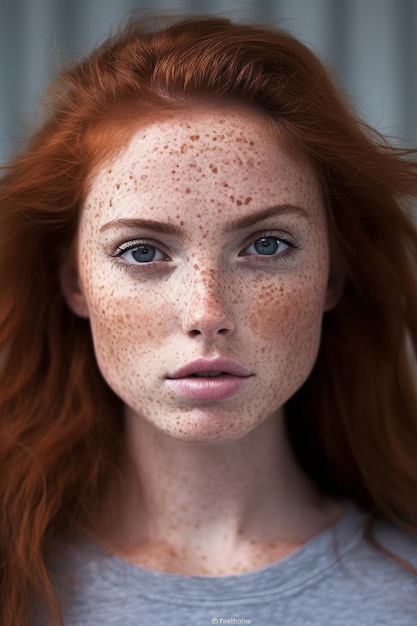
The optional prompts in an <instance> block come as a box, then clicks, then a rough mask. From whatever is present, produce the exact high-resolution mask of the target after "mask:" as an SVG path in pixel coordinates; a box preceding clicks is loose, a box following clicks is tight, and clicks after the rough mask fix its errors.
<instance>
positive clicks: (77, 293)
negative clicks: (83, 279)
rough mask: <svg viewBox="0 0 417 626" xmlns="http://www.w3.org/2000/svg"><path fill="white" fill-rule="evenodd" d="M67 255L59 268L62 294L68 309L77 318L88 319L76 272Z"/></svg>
mask: <svg viewBox="0 0 417 626" xmlns="http://www.w3.org/2000/svg"><path fill="white" fill-rule="evenodd" d="M72 256H73V255H72V254H68V255H67V256H66V257H65V258H64V259H63V260H62V261H61V266H60V268H59V279H60V283H61V289H62V293H63V295H64V299H65V301H66V303H67V304H68V306H69V308H70V309H71V311H72V312H73V313H75V315H78V316H79V317H89V311H88V307H87V302H86V299H85V297H84V293H83V291H82V287H81V283H80V278H79V275H78V270H77V268H76V265H75V262H74V260H73V258H72Z"/></svg>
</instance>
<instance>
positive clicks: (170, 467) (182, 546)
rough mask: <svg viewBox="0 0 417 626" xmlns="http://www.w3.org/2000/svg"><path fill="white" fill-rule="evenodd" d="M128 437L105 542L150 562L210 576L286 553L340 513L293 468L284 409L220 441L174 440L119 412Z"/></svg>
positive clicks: (162, 567) (166, 568)
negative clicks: (112, 524)
mask: <svg viewBox="0 0 417 626" xmlns="http://www.w3.org/2000/svg"><path fill="white" fill-rule="evenodd" d="M126 441H127V442H128V443H127V449H128V455H127V460H126V465H125V469H124V486H123V492H122V506H121V509H120V511H121V517H120V520H118V524H117V526H116V532H115V534H113V533H112V534H113V536H112V540H113V541H114V545H116V544H117V545H118V551H119V552H120V553H122V554H123V555H124V556H128V557H130V558H131V559H132V560H134V561H135V560H136V561H138V562H139V563H140V564H144V565H145V566H148V567H149V568H150V569H159V570H162V571H178V570H181V572H180V573H182V571H183V570H184V569H185V570H186V573H190V572H191V573H199V574H216V575H218V574H219V573H220V574H221V573H223V572H224V571H225V570H224V567H225V565H224V563H225V562H227V563H229V564H231V563H232V561H233V563H236V561H237V563H238V564H239V565H237V566H236V565H234V566H233V565H230V567H229V568H228V569H227V568H226V569H227V571H235V570H236V568H237V569H238V570H239V571H247V570H250V569H253V568H254V566H255V567H256V566H262V565H264V564H265V562H264V561H265V559H266V562H269V561H271V560H277V558H279V557H280V556H285V555H287V554H288V553H290V552H292V551H294V550H295V549H297V548H298V547H299V546H300V545H302V544H303V543H304V542H305V541H307V540H308V539H309V538H310V537H312V536H314V534H317V532H320V531H321V530H322V529H323V528H325V527H326V526H327V525H328V524H329V523H331V522H332V521H333V520H334V519H335V517H336V516H338V515H339V514H340V508H339V507H335V506H334V505H333V504H329V502H328V500H327V499H326V498H324V497H323V496H322V495H320V494H319V493H318V491H317V490H316V488H315V487H314V486H313V485H312V483H311V482H310V480H309V479H308V478H307V477H306V476H305V475H304V474H303V472H302V471H301V470H300V468H299V467H298V465H297V463H296V461H295V459H294V457H293V455H292V452H291V450H290V448H289V444H288V441H287V437H286V433H285V428H284V421H283V416H282V414H275V415H272V416H270V417H269V418H268V419H267V420H265V421H264V422H263V423H262V424H261V425H260V426H258V427H257V428H256V429H255V430H254V431H252V432H251V433H250V434H249V435H247V436H246V437H243V438H241V439H239V440H237V441H233V442H229V443H226V444H222V445H202V444H194V443H188V442H183V441H179V440H177V439H174V438H173V437H170V436H168V435H166V434H164V433H162V432H160V431H158V430H157V429H155V427H153V426H152V425H151V424H149V423H147V422H146V421H145V420H143V419H141V418H139V417H138V416H137V415H129V414H127V416H126ZM265 546H268V549H267V550H266V552H267V554H266V553H265ZM236 555H239V556H238V557H236ZM256 555H258V556H256ZM149 559H150V561H149ZM254 559H255V561H256V563H255V565H254ZM259 559H260V560H259Z"/></svg>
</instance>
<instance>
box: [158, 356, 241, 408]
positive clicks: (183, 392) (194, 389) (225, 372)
mask: <svg viewBox="0 0 417 626" xmlns="http://www.w3.org/2000/svg"><path fill="white" fill-rule="evenodd" d="M202 372H207V373H208V374H209V373H211V372H222V375H221V376H215V377H210V376H200V377H196V378H193V377H192V376H193V374H201V373H202ZM252 376H253V374H252V372H250V371H249V370H248V369H246V368H245V367H243V365H240V363H236V362H235V361H231V360H230V359H224V358H218V359H211V360H208V359H198V360H197V361H193V362H192V363H188V364H187V365H185V366H184V367H181V368H179V369H178V370H176V371H175V372H174V373H173V374H172V375H169V376H167V379H166V382H167V384H168V386H169V387H170V388H171V389H172V390H173V391H174V393H175V394H176V395H179V396H181V397H183V398H187V399H189V400H197V401H200V402H213V401H219V400H226V399H227V398H231V397H232V396H235V395H236V394H237V393H239V392H240V391H241V390H242V389H243V388H244V387H245V386H246V384H247V382H248V381H249V380H250V378H251V377H252Z"/></svg>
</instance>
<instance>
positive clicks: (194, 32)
mask: <svg viewBox="0 0 417 626" xmlns="http://www.w3.org/2000/svg"><path fill="white" fill-rule="evenodd" d="M216 101H222V102H225V101H230V102H231V105H232V106H233V104H234V103H235V105H238V104H239V103H241V104H243V105H248V106H254V107H257V108H258V109H260V110H262V111H264V112H265V114H266V115H267V116H268V117H269V119H270V120H271V124H272V125H273V126H275V127H276V128H277V129H278V130H279V132H280V134H281V135H282V136H283V137H285V138H287V139H288V142H289V143H290V144H291V145H293V146H296V147H297V148H299V149H300V150H301V151H302V152H303V153H304V154H305V155H306V156H307V157H308V158H309V159H310V161H311V163H312V164H313V166H314V167H315V170H316V172H317V174H318V176H319V177H320V179H321V182H322V187H323V190H324V195H325V199H326V207H327V214H328V224H329V233H330V238H331V242H332V245H333V246H334V248H335V250H336V251H337V254H338V257H339V259H340V263H341V264H342V266H343V268H344V271H345V273H346V284H345V289H344V293H343V295H342V298H341V300H340V302H339V304H338V306H337V307H336V308H335V309H334V310H333V311H331V312H328V313H326V314H325V318H324V321H323V334H322V343H321V350H320V353H319V356H318V359H317V362H316V365H315V367H314V369H313V372H312V374H311V376H310V378H309V379H308V380H307V382H306V383H305V384H304V386H303V387H302V388H301V389H300V390H299V391H298V392H297V394H296V395H295V396H294V397H293V398H292V399H291V400H290V401H289V403H288V406H287V425H288V430H289V434H290V439H291V442H292V445H293V447H294V451H295V453H296V455H297V457H298V458H299V461H300V463H301V465H302V466H303V467H304V468H305V469H306V470H307V471H308V472H309V474H310V475H311V476H312V477H313V479H314V480H315V481H316V483H317V485H318V486H319V487H320V488H321V489H322V490H323V491H326V492H328V493H332V494H335V495H337V496H341V497H342V496H348V497H350V498H352V499H353V500H355V501H356V502H357V503H358V504H359V505H361V506H362V507H364V508H365V509H366V510H368V511H370V512H373V514H374V515H375V514H382V515H384V516H385V517H387V518H388V519H391V520H392V521H393V522H394V523H396V524H397V525H399V526H401V527H403V528H405V529H408V530H410V531H412V532H417V456H416V450H417V392H416V384H415V372H414V363H415V355H416V351H417V268H416V259H417V254H416V253H417V232H416V228H415V225H414V224H413V220H412V214H411V200H412V198H413V197H415V196H416V195H417V160H416V152H413V151H411V150H409V151H407V150H404V149H403V150H401V149H399V148H394V147H391V146H389V145H388V144H387V143H386V142H385V141H384V140H383V139H382V138H381V137H380V136H378V135H377V134H376V133H375V132H372V131H371V130H370V129H369V128H367V127H366V126H365V125H364V124H362V123H360V122H359V121H358V120H357V119H356V117H355V116H354V115H353V113H352V112H351V111H350V110H349V108H348V107H347V105H346V104H345V102H344V101H343V99H342V98H341V96H340V95H339V92H338V90H337V89H336V88H335V86H334V85H333V83H332V81H331V79H330V78H329V75H328V74H327V72H326V71H325V69H324V67H323V65H322V64H321V62H320V61H319V60H318V59H317V58H316V57H315V56H314V55H313V54H312V53H311V52H310V51H309V49H308V48H307V47H305V46H304V45H303V44H301V43H300V42H298V41H297V40H296V39H294V38H293V37H292V36H290V35H289V34H287V33H285V32H282V31H280V30H271V29H268V28H266V27H258V26H251V25H238V24H233V23H231V22H230V21H228V20H226V19H218V18H202V17H198V18H190V19H185V20H183V21H179V22H173V23H170V24H168V25H164V26H163V27H161V26H160V25H159V26H157V27H156V28H155V29H154V28H152V27H150V26H149V24H148V23H146V24H144V23H142V22H141V20H136V21H132V22H131V23H130V24H129V25H128V26H127V27H126V28H125V29H124V30H122V31H121V32H120V34H118V35H116V36H114V37H113V38H110V39H109V40H108V41H107V42H105V43H104V44H103V45H102V46H101V47H100V48H99V49H97V50H96V51H95V52H93V53H92V54H91V55H90V56H89V57H88V58H87V59H85V60H83V61H81V62H80V63H78V64H76V65H75V66H73V67H72V68H70V69H69V70H67V71H65V72H64V73H63V74H62V76H61V78H60V79H59V81H58V83H57V84H56V85H55V88H54V90H53V91H52V92H51V94H50V96H49V107H50V109H49V113H48V115H47V118H46V121H45V123H44V125H43V126H42V127H41V128H40V130H39V131H38V132H37V133H36V134H35V135H34V137H33V138H32V140H31V141H30V142H29V143H28V145H27V146H26V148H24V149H23V150H22V152H21V153H20V154H18V155H17V156H16V157H15V158H14V160H13V161H12V162H11V163H10V164H9V165H7V166H6V167H5V169H4V176H3V179H2V181H1V186H0V207H1V211H0V232H1V233H2V242H1V246H0V258H1V268H2V270H1V271H2V274H1V318H0V337H1V345H2V355H1V356H2V358H1V363H0V365H1V369H2V377H1V384H0V407H1V408H0V411H1V420H0V467H1V475H2V481H1V485H0V506H1V511H2V516H1V520H0V551H1V574H0V575H1V579H0V605H1V607H2V609H1V610H2V616H3V623H4V624H5V625H7V626H21V625H23V624H26V623H28V621H29V620H30V616H31V611H33V610H34V606H35V605H37V604H38V602H39V601H41V602H44V603H46V605H47V606H48V607H49V609H50V612H51V616H52V617H53V618H54V620H55V622H54V623H62V622H60V618H59V614H60V613H59V607H58V605H57V602H56V600H55V597H54V593H53V588H52V585H51V582H50V579H49V576H48V571H47V567H46V562H47V559H48V557H49V555H50V554H51V550H52V549H53V546H54V542H55V540H56V539H57V538H62V537H63V536H64V535H66V536H72V537H73V536H75V534H76V533H77V532H93V531H94V528H96V527H97V524H98V520H99V517H100V516H103V512H104V511H105V510H106V508H105V507H106V506H107V504H108V503H109V502H110V501H111V497H112V494H114V491H115V489H116V485H117V482H116V478H117V468H118V466H119V458H120V453H121V432H122V419H121V402H120V400H119V399H118V398H117V397H116V396H115V395H114V394H113V392H112V391H111V390H110V389H109V388H108V387H107V385H106V383H105V382H104V380H103V378H102V377H101V374H100V373H99V370H98V367H97V365H96V361H95V357H94V350H93V346H92V340H91V336H90V330H89V325H88V321H87V320H84V319H80V318H77V317H76V316H75V315H73V314H72V313H71V312H70V311H69V309H68V307H67V306H66V305H65V302H64V299H63V296H62V294H61V289H60V284H59V274H58V268H59V265H60V259H61V258H62V255H63V254H64V253H69V251H70V250H71V245H72V244H73V242H74V240H75V237H76V231H77V220H78V214H79V207H80V205H81V203H82V201H83V197H84V195H85V192H86V186H87V181H88V176H89V174H90V173H91V171H92V169H93V168H94V167H95V166H96V165H97V164H100V163H101V162H102V161H103V159H105V158H108V157H109V156H111V155H112V154H114V153H116V152H117V150H119V149H120V148H121V147H122V146H123V144H124V143H125V142H126V141H127V139H128V137H129V134H130V133H131V130H132V127H133V125H135V124H136V125H137V124H138V121H144V122H146V121H147V119H153V118H154V117H155V114H156V113H157V112H158V111H164V110H167V109H176V108H187V107H192V106H194V105H195V104H196V103H198V102H216ZM26 252H27V253H28V255H27V256H28V258H27V259H26V258H25V256H24V254H25V253H26ZM369 539H370V540H371V534H370V533H369Z"/></svg>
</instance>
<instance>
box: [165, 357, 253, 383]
mask: <svg viewBox="0 0 417 626" xmlns="http://www.w3.org/2000/svg"><path fill="white" fill-rule="evenodd" d="M201 372H222V373H224V374H231V375H232V376H242V377H243V376H251V375H252V372H250V371H249V370H248V369H246V367H243V365H240V363H236V361H231V360H230V359H224V358H217V359H197V360H196V361H192V363H187V365H184V367H180V368H179V369H177V370H175V372H174V373H173V374H171V375H169V376H168V378H185V377H186V376H191V375H192V374H199V373H201Z"/></svg>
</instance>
